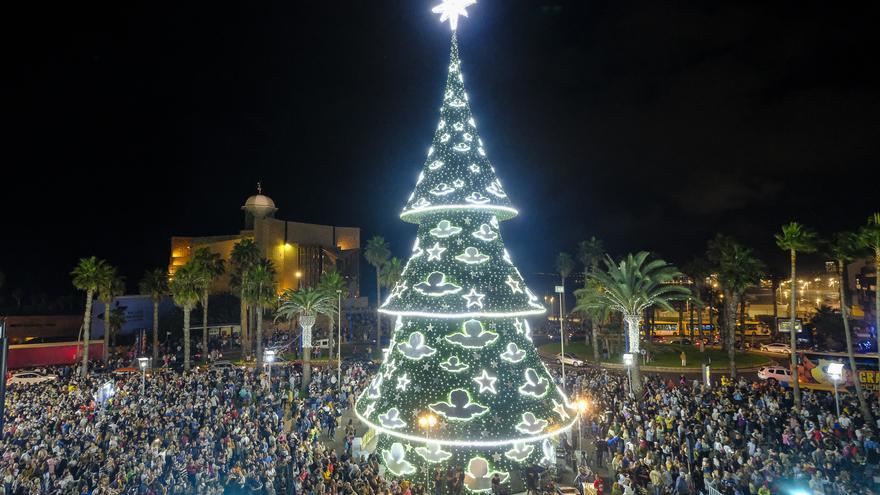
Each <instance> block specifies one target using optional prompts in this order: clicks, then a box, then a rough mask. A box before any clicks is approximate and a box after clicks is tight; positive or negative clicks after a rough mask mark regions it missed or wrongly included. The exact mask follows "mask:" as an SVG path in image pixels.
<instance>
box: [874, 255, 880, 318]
mask: <svg viewBox="0 0 880 495" xmlns="http://www.w3.org/2000/svg"><path fill="white" fill-rule="evenodd" d="M874 331H875V332H880V246H874Z"/></svg>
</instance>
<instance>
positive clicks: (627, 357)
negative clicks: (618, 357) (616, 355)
mask: <svg viewBox="0 0 880 495" xmlns="http://www.w3.org/2000/svg"><path fill="white" fill-rule="evenodd" d="M635 362H636V356H635V354H632V353H629V352H627V353H626V354H624V355H623V365H624V366H626V382H627V384H628V385H629V392H630V393H632V376H630V375H631V373H632V371H631V370H632V367H633V365H634V364H635Z"/></svg>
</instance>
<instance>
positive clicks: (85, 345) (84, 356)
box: [80, 289, 95, 378]
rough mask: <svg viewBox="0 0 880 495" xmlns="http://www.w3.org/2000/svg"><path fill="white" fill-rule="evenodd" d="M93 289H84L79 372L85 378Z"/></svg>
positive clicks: (87, 369) (87, 365)
mask: <svg viewBox="0 0 880 495" xmlns="http://www.w3.org/2000/svg"><path fill="white" fill-rule="evenodd" d="M94 295H95V291H94V290H93V289H89V290H88V291H86V312H85V315H84V316H83V352H82V369H81V370H80V373H81V374H82V377H83V378H85V377H87V376H88V375H89V329H90V327H91V325H92V297H94Z"/></svg>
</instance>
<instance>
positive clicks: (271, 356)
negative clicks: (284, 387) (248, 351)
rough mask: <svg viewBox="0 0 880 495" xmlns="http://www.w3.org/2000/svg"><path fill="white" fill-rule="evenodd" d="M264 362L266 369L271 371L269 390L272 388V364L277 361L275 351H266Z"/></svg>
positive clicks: (264, 352)
mask: <svg viewBox="0 0 880 495" xmlns="http://www.w3.org/2000/svg"><path fill="white" fill-rule="evenodd" d="M263 361H264V362H265V363H266V368H268V370H269V389H270V390H271V388H272V362H274V361H275V351H273V350H272V349H266V350H265V351H263Z"/></svg>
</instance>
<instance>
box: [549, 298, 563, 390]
mask: <svg viewBox="0 0 880 495" xmlns="http://www.w3.org/2000/svg"><path fill="white" fill-rule="evenodd" d="M556 293H557V294H559V353H560V354H561V355H562V359H560V360H559V362H560V363H562V392H563V393H564V392H565V328H564V326H563V325H562V296H563V294H564V293H565V286H564V285H557V286H556ZM550 300H551V301H552V300H553V298H550Z"/></svg>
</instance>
